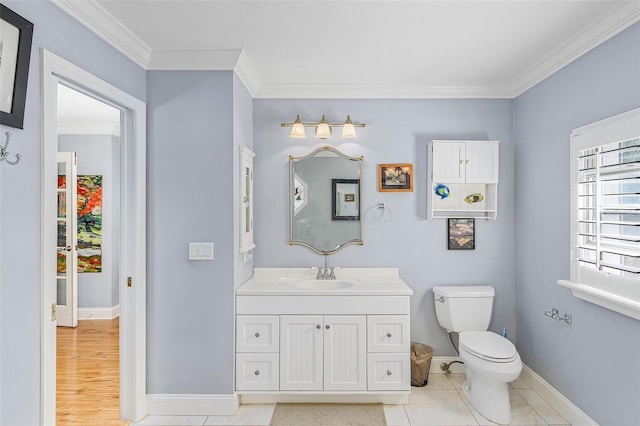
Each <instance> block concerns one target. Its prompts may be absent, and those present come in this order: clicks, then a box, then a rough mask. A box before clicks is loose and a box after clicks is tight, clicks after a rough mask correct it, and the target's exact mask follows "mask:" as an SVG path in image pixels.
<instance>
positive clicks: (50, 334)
mask: <svg viewBox="0 0 640 426" xmlns="http://www.w3.org/2000/svg"><path fill="white" fill-rule="evenodd" d="M40 59H41V64H42V68H41V90H42V163H41V164H42V182H41V187H42V194H41V199H42V208H41V209H42V216H41V262H40V263H41V274H40V275H41V302H42V307H41V308H42V311H41V312H42V324H41V357H40V364H41V365H40V375H41V377H40V390H41V392H40V406H41V407H40V408H41V411H40V416H41V418H40V424H42V425H52V426H53V425H55V417H56V322H55V320H52V313H51V306H52V305H55V303H56V287H55V285H54V284H55V282H56V281H55V267H56V264H55V260H56V252H55V250H56V248H55V246H56V223H55V222H56V220H55V214H56V206H57V204H56V197H55V195H56V176H57V152H58V134H57V116H58V114H57V109H58V108H57V103H58V90H57V87H58V83H63V84H65V85H69V86H70V87H72V88H74V89H76V90H80V91H82V92H84V93H86V94H88V95H90V96H93V97H97V98H99V99H100V100H102V101H105V102H107V103H110V104H111V105H113V106H114V107H115V108H117V109H119V110H120V111H121V114H120V117H121V118H120V121H121V141H120V143H121V153H120V161H121V173H122V175H121V194H120V198H121V210H120V212H121V230H120V235H121V238H120V255H119V259H120V260H119V261H120V265H121V267H120V277H119V283H120V284H119V287H120V288H119V290H120V417H121V420H124V419H127V420H133V421H139V420H141V419H142V418H143V417H145V416H146V414H147V400H146V252H147V251H146V104H145V103H144V102H143V101H141V100H139V99H137V98H135V97H133V96H131V95H129V94H128V93H126V92H124V91H122V90H120V89H118V88H117V87H115V86H112V85H111V84H109V83H107V82H105V81H104V80H101V79H100V78H98V77H96V76H94V75H92V74H90V73H89V72H87V71H85V70H83V69H81V68H79V67H77V66H76V65H74V64H72V63H70V62H68V61H66V60H65V59H62V58H60V57H58V56H56V55H54V54H53V53H51V52H49V51H47V50H46V49H40ZM128 277H131V278H132V283H133V285H132V286H128V285H127V279H128ZM52 283H53V284H52Z"/></svg>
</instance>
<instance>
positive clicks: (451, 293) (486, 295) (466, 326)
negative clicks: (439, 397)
mask: <svg viewBox="0 0 640 426" xmlns="http://www.w3.org/2000/svg"><path fill="white" fill-rule="evenodd" d="M433 296H434V303H435V308H436V318H437V319H438V323H439V324H440V325H441V326H442V327H443V328H444V329H445V330H447V332H448V333H458V334H459V340H458V345H459V348H458V350H459V352H460V358H461V359H462V362H464V364H465V365H466V376H467V380H466V381H465V383H464V385H463V391H464V393H465V395H466V396H467V398H468V399H469V402H471V405H473V407H474V408H475V409H476V410H477V411H478V412H479V413H480V414H482V415H483V416H484V417H486V418H487V419H489V420H491V421H493V422H495V423H501V424H508V423H511V406H510V403H509V386H508V383H509V382H511V381H513V380H515V379H517V378H518V376H519V375H520V372H521V371H522V361H521V360H520V355H518V352H517V351H516V347H515V346H514V345H513V343H511V342H510V341H509V340H507V339H506V338H504V337H502V336H500V335H498V334H496V333H493V332H491V331H487V329H488V328H489V323H490V321H491V313H492V310H493V298H494V296H495V289H494V288H493V287H491V286H446V287H434V288H433ZM452 342H453V340H452Z"/></svg>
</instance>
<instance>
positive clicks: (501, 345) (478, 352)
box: [459, 331, 518, 363]
mask: <svg viewBox="0 0 640 426" xmlns="http://www.w3.org/2000/svg"><path fill="white" fill-rule="evenodd" d="M459 345H460V347H461V348H464V349H465V350H466V351H467V352H468V353H470V354H471V355H474V356H476V357H478V358H481V359H484V360H486V361H490V362H499V363H503V362H512V361H514V360H515V359H516V358H517V356H518V352H517V351H516V347H515V346H514V345H513V343H511V342H510V341H509V340H507V339H506V338H504V337H502V336H500V335H498V334H496V333H493V332H491V331H464V332H462V333H460V340H459Z"/></svg>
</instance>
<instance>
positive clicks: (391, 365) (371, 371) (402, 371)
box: [367, 352, 411, 391]
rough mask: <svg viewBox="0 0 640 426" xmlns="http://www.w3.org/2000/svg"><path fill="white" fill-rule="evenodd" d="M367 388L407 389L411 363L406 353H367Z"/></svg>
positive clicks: (409, 380)
mask: <svg viewBox="0 0 640 426" xmlns="http://www.w3.org/2000/svg"><path fill="white" fill-rule="evenodd" d="M367 377H368V387H367V390H370V391H372V390H409V389H410V386H411V365H410V363H409V353H408V352H407V353H406V354H404V353H403V354H386V353H377V354H372V353H369V354H367Z"/></svg>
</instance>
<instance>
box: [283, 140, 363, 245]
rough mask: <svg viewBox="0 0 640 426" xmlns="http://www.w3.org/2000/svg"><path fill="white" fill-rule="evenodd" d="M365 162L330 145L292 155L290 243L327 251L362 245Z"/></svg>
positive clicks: (290, 158) (290, 172)
mask: <svg viewBox="0 0 640 426" xmlns="http://www.w3.org/2000/svg"><path fill="white" fill-rule="evenodd" d="M362 163H363V157H349V156H347V155H345V154H343V153H341V152H340V151H338V150H337V149H335V148H332V147H329V146H324V147H321V148H318V149H316V150H315V151H313V152H311V153H310V154H308V155H305V156H302V157H291V156H290V157H289V230H290V236H289V244H300V245H304V246H307V247H309V248H310V249H312V250H314V251H316V252H318V253H320V254H324V255H328V254H332V253H335V252H337V251H338V250H340V249H342V248H343V247H346V246H348V245H351V244H359V245H362V220H361V216H362V208H361V206H362V204H361V188H360V176H361V175H362Z"/></svg>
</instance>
